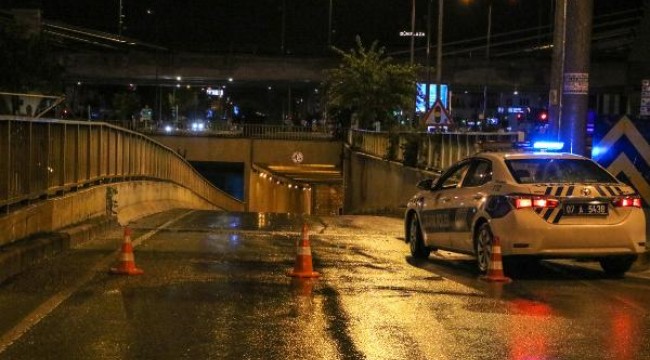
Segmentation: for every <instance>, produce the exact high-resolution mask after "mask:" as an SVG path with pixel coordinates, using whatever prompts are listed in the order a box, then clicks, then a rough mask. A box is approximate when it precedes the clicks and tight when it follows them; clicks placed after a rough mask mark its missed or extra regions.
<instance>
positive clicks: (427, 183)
mask: <svg viewBox="0 0 650 360" xmlns="http://www.w3.org/2000/svg"><path fill="white" fill-rule="evenodd" d="M433 183H434V180H433V179H424V180H420V181H418V184H417V185H416V186H417V187H418V189H422V190H431V188H432V187H433Z"/></svg>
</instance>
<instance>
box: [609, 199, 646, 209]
mask: <svg viewBox="0 0 650 360" xmlns="http://www.w3.org/2000/svg"><path fill="white" fill-rule="evenodd" d="M614 206H616V207H636V208H640V207H641V198H640V197H636V196H628V197H623V198H618V199H616V200H614Z"/></svg>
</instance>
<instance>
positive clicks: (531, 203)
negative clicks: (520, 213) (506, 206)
mask: <svg viewBox="0 0 650 360" xmlns="http://www.w3.org/2000/svg"><path fill="white" fill-rule="evenodd" d="M510 199H512V203H513V205H514V206H515V209H526V208H541V209H555V208H556V207H557V206H558V205H559V204H560V201H559V200H558V199H553V198H547V197H543V196H511V197H510Z"/></svg>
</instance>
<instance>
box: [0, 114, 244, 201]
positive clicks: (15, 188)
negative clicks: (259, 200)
mask: <svg viewBox="0 0 650 360" xmlns="http://www.w3.org/2000/svg"><path fill="white" fill-rule="evenodd" d="M145 179H150V180H158V181H169V182H173V183H175V184H178V185H180V186H183V187H185V188H188V189H190V190H191V191H193V192H194V193H196V194H197V195H198V196H200V197H202V198H204V199H205V200H207V201H208V202H210V203H212V204H214V205H216V206H219V207H222V208H224V209H230V210H243V208H244V206H243V203H242V202H241V201H239V200H237V199H235V198H234V197H232V196H230V195H228V194H227V193H225V192H223V191H221V190H219V189H218V188H216V187H214V186H213V185H212V184H211V183H210V182H209V181H207V180H206V179H205V178H203V177H202V176H201V175H200V174H199V173H198V172H197V171H196V170H195V169H194V168H193V167H192V166H191V165H190V164H189V163H188V162H187V161H185V160H184V159H183V158H182V157H181V156H179V155H178V154H177V153H176V152H174V151H173V150H171V149H169V148H167V147H165V146H163V145H162V144H160V143H157V142H155V141H153V140H151V139H149V138H147V137H146V136H144V135H142V134H139V133H136V132H133V131H130V130H126V129H123V128H119V127H116V126H113V125H109V124H106V123H94V122H81V121H61V120H46V119H44V120H40V119H39V120H34V119H29V118H21V117H14V116H0V207H4V208H7V209H8V207H9V206H11V205H14V204H17V203H21V202H24V201H26V200H27V201H29V200H34V199H43V198H47V197H49V196H53V195H57V194H61V193H65V192H68V191H72V190H76V189H77V188H80V187H85V186H91V185H93V184H101V183H106V182H117V181H133V180H145Z"/></svg>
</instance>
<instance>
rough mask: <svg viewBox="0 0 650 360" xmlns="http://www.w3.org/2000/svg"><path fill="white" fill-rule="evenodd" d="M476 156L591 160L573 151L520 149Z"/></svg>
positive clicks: (505, 158) (486, 157)
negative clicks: (522, 150)
mask: <svg viewBox="0 0 650 360" xmlns="http://www.w3.org/2000/svg"><path fill="white" fill-rule="evenodd" d="M474 157H481V158H484V159H489V160H516V159H576V160H589V159H588V158H586V157H584V156H580V155H576V154H571V153H556V152H528V151H525V152H520V151H507V152H480V153H478V154H476V155H474Z"/></svg>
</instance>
